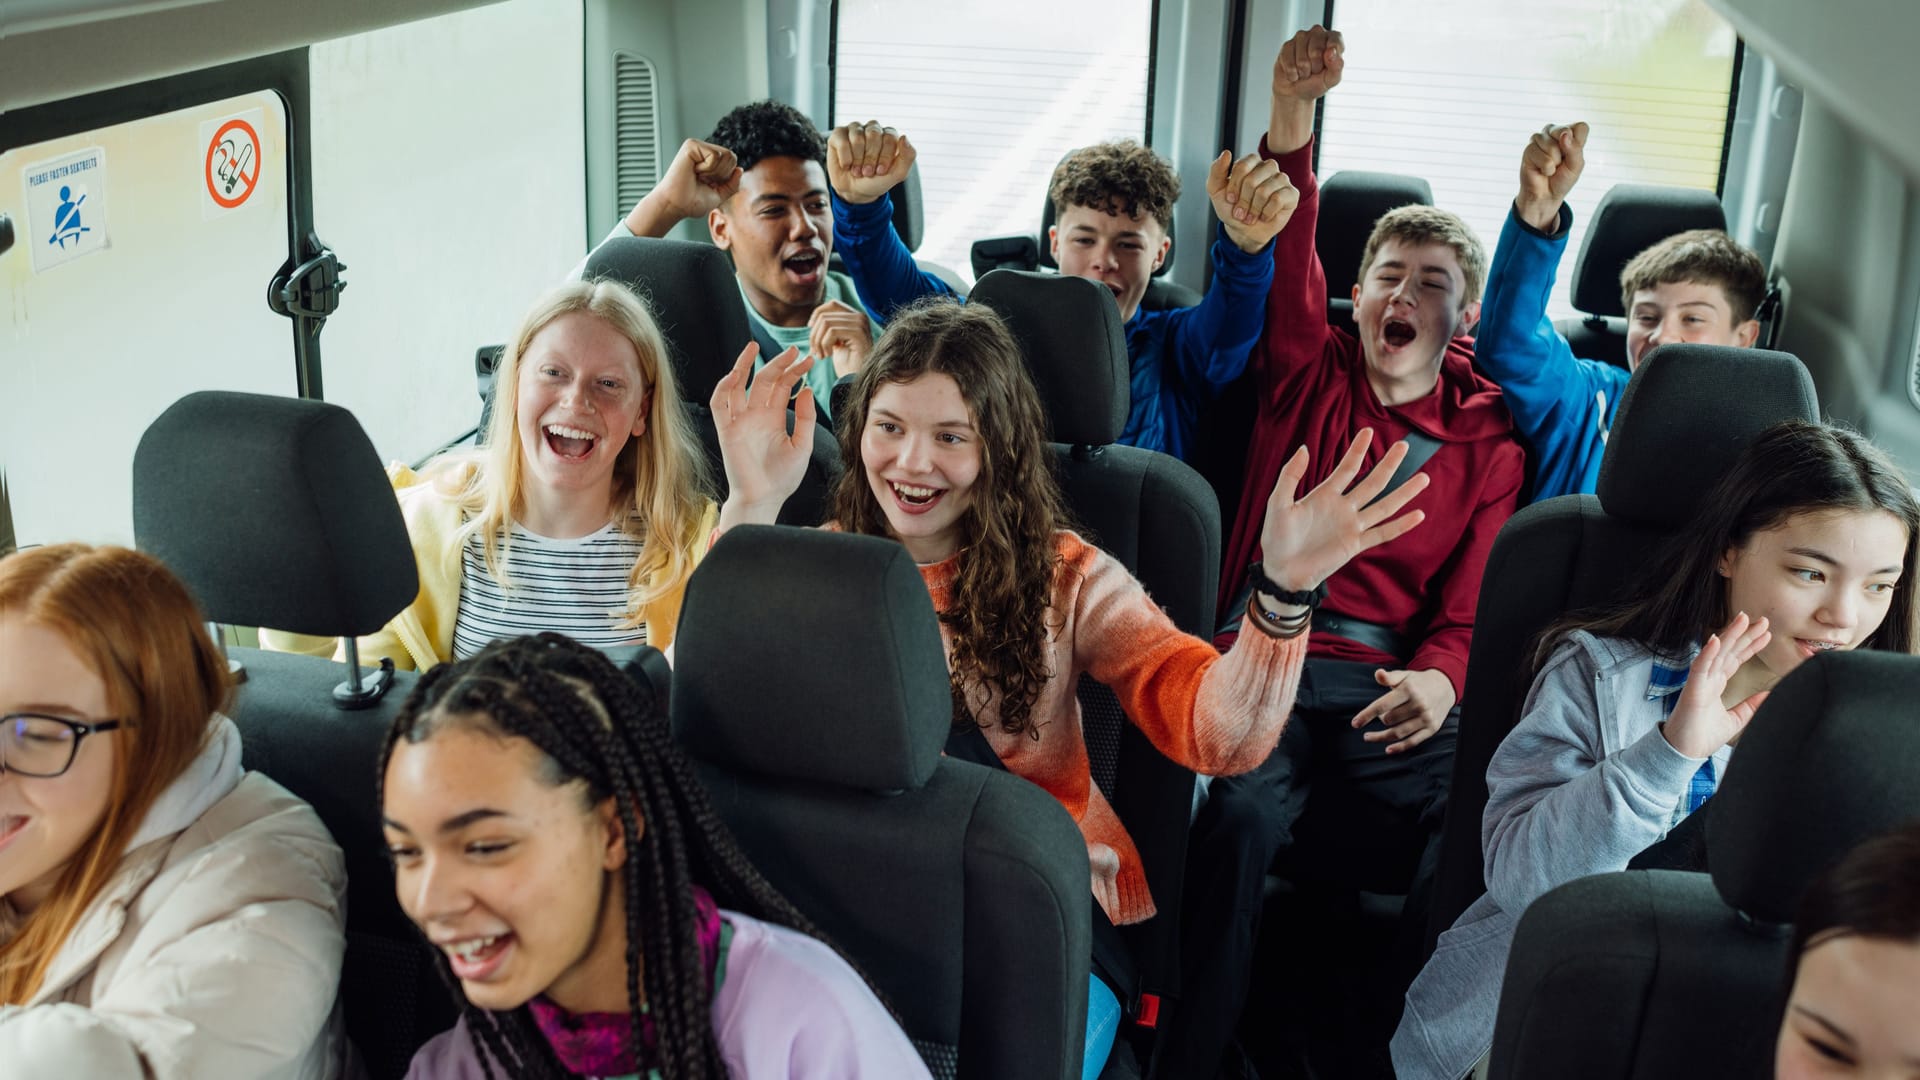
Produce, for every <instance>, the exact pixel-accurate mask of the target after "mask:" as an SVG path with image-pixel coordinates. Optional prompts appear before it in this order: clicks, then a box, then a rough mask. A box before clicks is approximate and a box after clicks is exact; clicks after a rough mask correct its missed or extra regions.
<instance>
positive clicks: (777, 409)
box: [709, 342, 816, 538]
mask: <svg viewBox="0 0 1920 1080" xmlns="http://www.w3.org/2000/svg"><path fill="white" fill-rule="evenodd" d="M759 355H760V346H759V345H757V344H754V343H753V342H748V343H747V347H746V348H744V349H742V350H740V357H739V359H737V360H735V361H734V363H733V369H732V370H731V371H729V372H727V374H726V375H725V376H724V377H723V378H721V380H720V381H719V383H717V384H715V386H714V388H713V397H712V399H711V400H710V401H709V405H710V406H711V407H712V409H713V423H714V427H715V428H716V429H717V430H718V432H719V435H720V460H721V463H722V464H723V465H724V466H725V467H726V472H727V501H726V503H725V504H723V505H722V506H721V507H720V520H719V524H718V525H717V526H716V527H715V529H714V536H715V537H716V538H717V537H718V536H719V535H720V534H721V533H723V532H726V531H727V530H728V529H731V528H733V527H734V526H735V525H772V524H774V523H775V520H776V518H777V517H778V516H779V513H780V507H781V506H782V505H784V504H785V503H786V501H787V497H788V496H790V495H792V494H793V493H794V491H795V490H797V489H798V488H799V487H800V479H801V478H802V477H803V476H805V475H806V472H807V461H808V459H809V458H810V457H811V455H812V452H813V425H814V411H815V408H816V406H815V404H814V400H813V395H812V394H811V393H803V394H800V395H798V396H796V395H795V394H794V392H793V391H794V387H796V386H799V385H800V380H801V379H802V378H804V377H805V375H806V373H807V369H808V368H810V367H812V366H813V358H812V357H810V356H801V355H800V350H798V349H788V350H787V351H785V352H783V353H781V354H780V355H779V356H776V357H774V358H773V359H772V360H769V361H767V366H766V367H765V368H764V369H762V370H761V372H760V374H759V375H758V377H755V378H754V379H753V384H752V385H751V386H749V385H748V384H747V380H748V377H749V376H750V375H751V374H752V372H753V361H754V358H755V357H757V356H759ZM788 402H792V405H793V414H792V415H793V430H792V431H791V432H789V431H788V429H787V416H788V413H787V405H788Z"/></svg>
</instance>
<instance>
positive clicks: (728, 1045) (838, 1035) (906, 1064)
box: [407, 911, 931, 1080]
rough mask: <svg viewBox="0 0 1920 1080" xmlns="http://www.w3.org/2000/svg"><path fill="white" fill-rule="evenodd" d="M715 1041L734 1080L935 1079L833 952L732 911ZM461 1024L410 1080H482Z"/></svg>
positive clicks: (424, 1055) (437, 1043)
mask: <svg viewBox="0 0 1920 1080" xmlns="http://www.w3.org/2000/svg"><path fill="white" fill-rule="evenodd" d="M721 915H722V916H723V917H724V918H725V919H726V920H727V922H728V923H729V924H731V925H732V927H733V942H732V944H731V946H730V947H729V948H728V949H727V960H726V965H727V966H726V977H725V979H724V980H723V981H722V982H721V984H720V992H719V993H718V994H716V995H715V996H714V999H713V1035H714V1038H715V1039H716V1040H717V1041H718V1042H719V1044H720V1057H721V1059H722V1060H723V1061H725V1062H726V1065H727V1072H728V1074H729V1075H731V1076H732V1077H734V1080H778V1078H782V1077H790V1078H794V1080H803V1078H804V1080H813V1078H818V1080H828V1078H846V1080H920V1078H926V1080H931V1076H930V1075H929V1074H928V1072H927V1066H926V1063H925V1062H923V1061H921V1060H920V1055H919V1054H918V1053H917V1052H915V1050H914V1049H913V1044H912V1043H910V1042H908V1041H907V1037H906V1035H905V1033H903V1032H902V1031H901V1030H900V1027H899V1025H898V1024H895V1023H894V1022H893V1018H892V1017H891V1016H888V1015H887V1010H886V1009H885V1008H883V1007H882V1006H881V1004H880V1001H879V999H877V998H875V997H874V996H873V991H871V990H869V989H868V988H867V984H866V983H865V982H863V981H861V979H860V976H858V975H856V974H854V972H853V969H852V968H849V967H848V966H847V965H846V963H845V962H844V961H842V960H841V959H840V958H839V957H838V956H836V955H835V954H834V952H833V950H832V949H830V948H828V947H827V946H825V945H823V944H821V943H820V942H818V941H816V940H814V939H813V938H810V937H808V936H806V935H805V934H801V933H798V932H796V931H793V930H789V929H787V928H786V927H784V926H773V925H771V924H768V923H764V922H761V921H759V920H758V919H751V918H748V917H747V916H745V915H742V914H740V913H738V912H734V911H722V912H721ZM479 1054H480V1050H479V1045H478V1043H476V1042H475V1041H474V1039H473V1037H472V1036H471V1035H470V1034H469V1033H468V1031H467V1022H466V1019H465V1018H462V1019H461V1020H460V1022H459V1024H457V1025H455V1027H454V1028H453V1030H451V1031H447V1032H442V1033H441V1034H439V1035H436V1036H434V1038H433V1039H432V1040H430V1041H429V1042H428V1043H427V1044H426V1045H425V1046H423V1047H421V1048H420V1051H419V1052H418V1053H416V1054H414V1055H413V1064H412V1066H411V1067H409V1068H408V1070H407V1080H482V1077H483V1076H484V1075H485V1074H484V1073H483V1072H481V1069H480V1058H479Z"/></svg>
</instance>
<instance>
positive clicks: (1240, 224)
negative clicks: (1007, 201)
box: [827, 123, 1293, 457]
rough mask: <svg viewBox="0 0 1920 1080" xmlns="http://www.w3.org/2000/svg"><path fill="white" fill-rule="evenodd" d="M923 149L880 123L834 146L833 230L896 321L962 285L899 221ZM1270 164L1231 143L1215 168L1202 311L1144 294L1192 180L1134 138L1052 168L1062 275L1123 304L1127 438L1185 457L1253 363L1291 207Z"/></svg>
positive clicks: (1052, 237)
mask: <svg viewBox="0 0 1920 1080" xmlns="http://www.w3.org/2000/svg"><path fill="white" fill-rule="evenodd" d="M915 156H916V153H915V151H914V148H913V144H912V143H910V142H909V141H907V138H906V137H905V136H903V135H901V134H899V133H898V132H896V131H894V129H892V128H889V127H882V126H881V125H880V124H878V123H864V124H848V125H846V126H844V127H839V128H835V129H834V131H833V134H832V136H831V137H830V138H829V139H828V143H827V176H828V178H829V179H830V180H831V181H832V183H833V193H834V196H835V198H834V200H833V228H834V237H835V240H836V242H837V243H839V245H840V254H841V257H842V258H844V259H845V260H846V263H847V270H848V272H849V273H850V274H851V275H852V277H853V280H854V284H855V285H857V286H858V287H859V290H860V296H861V298H862V299H864V300H865V301H866V302H867V306H868V307H869V308H870V309H872V310H873V312H874V314H875V315H876V316H878V317H879V318H881V319H883V320H884V319H885V318H886V317H887V316H888V315H889V314H890V313H892V312H893V311H894V310H895V309H897V308H899V307H901V306H903V305H905V304H908V303H911V302H912V301H914V300H917V299H919V298H921V297H923V296H928V295H931V294H943V295H952V294H953V290H952V288H951V287H949V286H948V285H947V284H946V283H945V282H943V281H941V280H940V279H939V278H937V277H935V276H934V275H932V274H929V273H926V272H924V271H922V270H921V269H920V268H919V266H918V264H916V263H915V262H914V259H913V254H912V253H911V252H909V251H908V250H907V247H906V245H905V244H904V243H902V242H901V241H900V236H899V234H898V233H896V232H895V231H894V228H893V203H892V201H891V200H890V199H889V198H888V197H887V192H888V191H889V190H890V189H891V188H892V187H893V186H894V185H895V184H897V183H899V182H900V181H901V180H903V179H905V178H906V175H907V170H908V169H909V168H911V167H912V165H913V161H914V158H915ZM1292 190H1293V189H1292V188H1291V187H1290V186H1289V185H1288V184H1287V182H1286V177H1284V176H1282V175H1280V172H1279V169H1278V167H1277V166H1275V165H1274V164H1273V163H1272V162H1267V161H1262V160H1261V159H1260V157H1259V155H1257V154H1249V155H1247V156H1246V157H1243V158H1241V159H1240V160H1239V161H1234V160H1233V158H1232V155H1231V154H1230V153H1228V152H1225V151H1223V152H1222V153H1221V154H1220V156H1219V157H1218V158H1217V159H1215V160H1214V162H1213V166H1212V168H1211V169H1209V170H1208V173H1207V196H1208V198H1209V199H1211V200H1212V202H1213V210H1214V214H1215V215H1216V216H1217V217H1218V218H1219V219H1220V231H1219V236H1218V238H1217V239H1216V240H1215V241H1214V244H1213V252H1212V258H1213V279H1212V283H1211V284H1210V285H1209V286H1208V288H1207V293H1206V296H1205V297H1204V298H1203V299H1202V300H1201V301H1200V303H1199V304H1198V305H1196V306H1194V307H1186V308H1171V309H1166V310H1159V311H1150V310H1146V309H1145V308H1143V307H1142V306H1141V303H1140V301H1141V298H1142V297H1143V296H1145V295H1146V291H1147V285H1148V284H1149V283H1150V282H1151V281H1152V280H1153V274H1154V271H1155V270H1158V269H1159V268H1160V264H1161V263H1162V262H1164V261H1165V260H1166V257H1167V250H1168V248H1169V247H1170V246H1171V245H1172V243H1173V241H1172V239H1171V238H1170V237H1169V235H1168V230H1169V229H1170V228H1171V227H1172V225H1173V203H1174V200H1175V199H1177V198H1179V196H1180V178H1179V177H1178V176H1176V175H1174V172H1173V167H1172V166H1171V165H1169V164H1168V163H1167V161H1166V159H1164V158H1162V157H1160V156H1159V155H1158V154H1155V153H1154V152H1153V151H1152V150H1149V149H1148V148H1146V147H1144V146H1141V145H1140V144H1138V143H1136V142H1133V141H1131V140H1123V141H1119V142H1106V143H1100V144H1099V145H1097V146H1089V147H1085V148H1083V149H1080V150H1076V151H1074V152H1073V153H1071V154H1069V155H1067V158H1066V160H1064V161H1062V162H1061V163H1060V165H1059V167H1058V168H1056V169H1055V170H1054V173H1053V183H1052V186H1051V187H1050V188H1049V192H1048V194H1049V196H1050V197H1051V198H1052V200H1053V209H1054V218H1055V224H1054V226H1053V227H1052V228H1051V229H1049V230H1048V232H1047V242H1048V244H1050V245H1051V246H1052V251H1053V257H1054V261H1055V262H1057V263H1058V264H1059V266H1060V272H1061V273H1063V274H1072V275H1074V276H1076V277H1083V278H1087V279H1088V280H1091V281H1096V282H1099V283H1100V284H1101V285H1104V286H1106V287H1107V288H1108V289H1109V290H1111V291H1112V293H1113V299H1114V302H1115V303H1116V304H1118V305H1119V306H1120V321H1121V322H1122V323H1123V324H1124V326H1125V329H1126V338H1127V356H1128V358H1129V360H1130V361H1131V363H1132V377H1131V380H1130V382H1131V390H1132V398H1133V407H1132V410H1131V411H1130V412H1129V414H1128V416H1127V424H1126V428H1125V429H1124V430H1123V431H1122V432H1121V435H1120V441H1121V442H1122V443H1125V444H1127V445H1129V446H1139V447H1144V448H1146V449H1148V450H1158V451H1161V452H1163V453H1168V454H1172V455H1173V456H1175V457H1185V456H1186V455H1187V454H1188V452H1189V451H1190V450H1191V449H1192V447H1193V441H1194V428H1195V425H1196V423H1197V421H1198V417H1199V413H1200V407H1201V406H1202V405H1203V404H1205V403H1206V401H1207V400H1208V399H1209V398H1211V397H1212V396H1213V395H1214V394H1216V393H1218V392H1219V391H1220V389H1221V388H1223V387H1225V386H1226V385H1227V384H1228V383H1230V382H1232V381H1233V380H1235V379H1237V378H1239V377H1240V375H1241V373H1242V372H1243V371H1245V370H1246V366H1247V355H1248V353H1249V352H1251V351H1252V349H1253V343H1254V340H1255V339H1256V338H1258V337H1259V336H1260V325H1261V313H1262V310H1263V307H1264V304H1263V301H1264V300H1265V297H1266V294H1267V287H1268V285H1269V284H1270V283H1271V282H1272V280H1273V259H1272V257H1271V255H1270V254H1269V252H1270V249H1271V248H1272V246H1273V237H1274V234H1275V233H1277V232H1279V231H1280V227H1281V226H1282V225H1283V224H1285V223H1286V220H1287V215H1288V214H1290V213H1291V212H1292V210H1293V204H1292V203H1291V202H1290V201H1287V200H1288V198H1289V197H1290V195H1291V193H1292Z"/></svg>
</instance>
